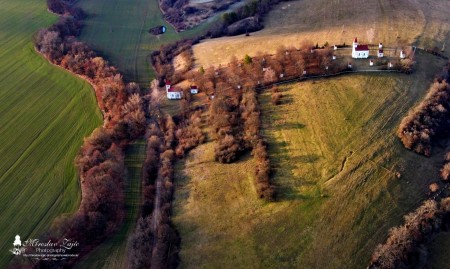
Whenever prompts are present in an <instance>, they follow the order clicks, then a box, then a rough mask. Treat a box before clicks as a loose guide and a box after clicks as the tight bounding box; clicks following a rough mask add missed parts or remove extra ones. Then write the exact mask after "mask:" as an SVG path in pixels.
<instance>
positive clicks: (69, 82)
mask: <svg viewBox="0 0 450 269" xmlns="http://www.w3.org/2000/svg"><path fill="white" fill-rule="evenodd" d="M0 6H1V9H0V62H1V64H0V156H2V157H1V162H0V197H1V205H0V219H1V220H2V221H1V222H0V231H1V232H0V241H1V242H2V243H1V244H0V245H1V247H0V253H2V255H0V267H1V268H4V267H5V266H6V264H7V263H8V261H9V260H10V259H11V258H12V255H9V254H8V253H9V251H8V249H9V248H10V247H11V246H12V245H11V242H12V240H13V239H14V236H15V235H16V234H19V235H21V236H22V238H27V237H29V236H38V235H39V234H40V233H42V232H43V231H44V230H45V229H46V228H48V226H49V225H50V224H51V223H52V221H53V219H54V218H55V217H57V216H59V215H60V214H62V213H65V212H72V211H74V210H75V209H76V208H77V206H78V203H79V199H80V191H79V187H78V181H77V175H76V171H75V167H74V158H75V155H76V153H77V151H78V150H79V147H80V145H81V143H82V141H83V137H85V136H87V135H89V134H90V133H91V132H92V130H93V129H94V128H95V127H96V126H99V125H100V124H101V113H100V111H99V109H98V107H97V104H96V100H95V96H94V94H93V91H92V88H91V87H90V86H89V84H88V83H86V82H84V81H82V80H80V79H78V78H75V77H73V76H72V75H71V74H69V73H68V72H65V71H63V70H61V69H59V68H56V67H54V66H52V65H50V64H49V63H48V62H47V61H46V60H45V59H44V58H42V57H41V56H39V55H38V54H37V53H36V52H35V51H34V48H33V44H32V36H33V34H34V33H35V32H36V31H37V30H38V29H39V28H43V27H45V26H47V25H49V24H51V23H53V22H54V21H55V19H56V17H55V16H54V15H51V14H49V13H48V11H47V9H46V3H45V1H43V0H42V1H31V0H0Z"/></svg>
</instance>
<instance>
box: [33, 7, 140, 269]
mask: <svg viewBox="0 0 450 269" xmlns="http://www.w3.org/2000/svg"><path fill="white" fill-rule="evenodd" d="M73 2H74V1H62V0H49V1H48V7H49V9H50V10H51V11H52V12H55V13H57V14H60V15H61V16H60V18H59V20H58V21H57V23H55V24H54V25H52V26H50V27H48V28H46V29H42V30H40V31H39V32H38V34H37V35H36V37H35V46H36V49H37V50H38V51H39V52H40V53H41V54H42V55H44V56H45V57H46V58H47V59H48V60H49V61H50V62H52V63H53V64H56V65H59V66H61V67H63V68H65V69H67V70H69V71H71V72H73V73H75V74H76V75H79V76H80V77H82V78H84V79H86V80H87V81H89V82H90V83H91V84H92V85H93V87H94V90H95V94H96V97H97V102H98V104H99V106H100V108H101V109H102V111H103V116H104V121H105V124H104V126H103V127H99V128H97V129H96V130H94V132H93V133H92V134H91V135H90V136H89V137H88V138H86V139H85V141H84V143H83V145H82V147H81V150H80V151H79V153H78V156H77V158H76V160H75V161H76V166H77V168H78V171H79V175H80V184H81V190H82V199H81V204H80V207H79V210H78V211H77V212H76V213H75V214H74V215H73V216H71V217H68V218H63V219H62V220H61V219H60V220H58V221H57V222H56V224H55V226H56V229H55V230H57V231H58V233H59V234H60V235H63V236H66V237H69V238H72V239H74V240H77V241H78V242H80V243H81V244H82V245H83V249H81V250H80V255H84V254H85V253H87V252H88V251H90V249H92V248H93V247H94V246H95V245H96V244H98V243H100V242H101V241H102V240H104V239H105V238H106V237H107V236H108V235H110V234H111V233H113V232H114V231H115V230H116V229H117V228H118V227H119V225H120V223H121V222H122V220H123V217H124V214H125V211H124V210H125V208H124V192H123V185H124V176H125V165H124V148H125V147H126V146H127V144H128V143H129V141H131V140H133V139H136V138H137V137H139V136H141V135H143V133H144V131H145V127H146V125H147V123H146V117H145V112H144V108H143V106H144V102H143V100H142V98H141V95H140V93H141V91H140V88H139V86H138V85H137V84H136V83H128V84H126V83H125V82H124V81H123V79H122V76H121V75H120V73H119V72H118V71H117V69H116V68H114V67H113V66H110V65H109V64H108V62H106V61H105V60H104V59H103V58H101V57H98V56H96V54H95V53H94V51H93V50H92V49H90V48H89V47H88V46H87V45H85V44H83V43H82V42H79V41H78V40H77V39H76V36H77V35H79V33H80V29H81V25H82V23H81V19H82V18H83V17H84V13H83V12H82V10H80V9H78V8H76V7H74V6H73V5H72V4H73ZM73 262H74V261H73V260H72V261H70V263H73ZM41 263H42V264H39V265H38V266H43V267H46V266H49V265H48V264H46V262H45V261H42V262H41ZM59 265H61V266H63V265H62V264H59ZM59 265H58V266H59ZM55 266H56V265H55ZM64 266H65V265H64Z"/></svg>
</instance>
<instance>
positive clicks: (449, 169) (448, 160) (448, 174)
mask: <svg viewBox="0 0 450 269" xmlns="http://www.w3.org/2000/svg"><path fill="white" fill-rule="evenodd" d="M441 178H442V179H443V180H449V179H450V152H447V154H445V158H444V165H443V166H442V168H441Z"/></svg>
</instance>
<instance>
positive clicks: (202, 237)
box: [173, 54, 445, 268]
mask: <svg viewBox="0 0 450 269" xmlns="http://www.w3.org/2000/svg"><path fill="white" fill-rule="evenodd" d="M418 59H419V63H421V66H426V68H425V67H419V70H418V71H417V72H416V73H415V74H413V75H388V74H386V75H383V74H379V75H348V76H341V77H336V78H330V79H322V80H311V81H306V82H302V83H297V84H289V85H285V86H282V87H281V91H282V93H283V95H284V97H283V99H282V100H283V104H282V105H280V106H273V105H272V104H271V103H270V93H268V92H266V93H264V94H262V95H261V96H260V101H261V104H262V108H263V125H264V127H263V129H264V135H265V136H266V138H267V139H268V141H269V153H270V157H271V160H272V164H273V168H274V175H273V181H274V183H275V184H276V185H277V186H278V190H279V201H278V202H275V203H263V202H261V201H258V200H257V199H256V193H255V190H254V188H253V187H252V186H253V185H252V180H253V169H252V168H253V167H252V160H251V159H246V158H244V160H242V161H240V162H238V163H236V164H232V165H223V164H218V163H215V162H214V155H213V150H212V146H213V145H212V144H211V143H210V144H206V145H203V146H200V147H199V148H197V149H195V150H193V151H192V152H191V153H190V154H189V156H188V158H187V160H186V161H180V163H179V164H178V170H179V171H180V172H181V173H178V176H177V180H176V182H175V184H176V185H175V186H176V188H175V190H176V192H175V197H176V198H175V203H174V208H175V210H174V216H173V221H174V223H175V226H176V227H177V229H178V230H179V231H180V235H181V238H182V243H181V266H180V268H250V267H251V268H365V267H366V266H367V264H368V261H369V259H370V255H371V253H372V251H373V249H374V247H375V246H376V245H377V244H378V243H381V242H383V241H384V240H385V238H386V236H387V231H388V230H389V229H390V228H391V227H392V226H395V225H398V224H400V223H402V216H403V215H404V214H405V213H407V212H410V211H411V210H413V209H414V208H416V207H417V206H418V205H419V204H420V203H421V201H422V200H423V199H424V198H426V193H427V191H428V189H427V187H428V184H429V183H430V182H432V181H434V180H437V179H438V169H437V167H439V166H440V165H441V162H442V153H443V152H444V151H445V149H444V148H439V147H437V148H435V149H434V155H433V157H432V158H426V157H423V156H419V155H417V154H414V153H412V152H410V151H408V150H406V149H404V148H403V146H402V145H401V143H400V142H399V141H398V139H397V138H396V136H395V131H396V129H397V126H398V124H399V121H400V120H401V118H402V117H403V116H404V115H405V113H406V112H407V111H408V110H409V108H411V107H412V106H414V104H415V103H416V102H418V101H419V100H420V99H421V98H422V97H423V95H424V94H425V92H426V90H427V89H428V86H429V83H430V82H431V81H432V79H433V76H434V74H435V73H436V72H437V71H438V70H439V69H440V67H441V66H442V64H443V63H444V62H443V61H439V60H435V58H434V57H433V58H429V56H428V55H426V54H419V55H418ZM397 172H398V173H400V175H401V177H400V178H399V179H398V178H397V177H396V173H397Z"/></svg>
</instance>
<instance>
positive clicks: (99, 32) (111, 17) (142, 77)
mask: <svg viewBox="0 0 450 269" xmlns="http://www.w3.org/2000/svg"><path fill="white" fill-rule="evenodd" d="M78 5H79V6H80V7H81V8H83V9H84V10H85V11H86V12H88V14H89V17H88V18H87V19H86V20H85V26H84V28H83V30H82V33H81V36H80V40H82V41H85V42H86V43H87V44H89V45H90V46H92V47H93V48H94V50H97V51H100V52H101V53H102V54H103V55H104V57H105V58H106V59H108V60H109V61H110V62H111V63H112V64H113V65H114V66H117V67H118V68H119V70H120V71H121V72H122V73H123V74H124V75H125V78H126V79H129V80H133V81H136V82H139V83H140V84H141V85H144V86H146V87H148V85H149V82H150V80H151V79H152V78H153V77H154V75H153V69H152V68H151V66H150V65H149V64H148V61H147V60H148V58H147V56H148V55H149V54H150V53H151V51H152V50H157V49H159V47H160V46H161V45H163V44H168V43H172V42H175V41H177V40H180V39H182V38H187V37H192V36H195V35H197V34H199V33H200V32H202V31H204V29H205V27H206V26H207V24H203V25H202V26H199V27H196V28H194V29H192V30H188V31H184V32H182V33H177V32H176V31H175V30H174V29H173V28H172V27H171V26H170V25H169V24H168V23H167V22H165V21H164V19H163V18H162V15H161V12H160V9H159V7H158V2H157V1H156V0H151V1H148V0H132V1H123V0H97V1H88V0H80V1H78ZM157 25H165V26H166V28H167V32H166V33H165V34H163V35H161V36H159V37H156V36H154V35H151V34H149V33H148V29H150V28H152V27H154V26H157Z"/></svg>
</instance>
